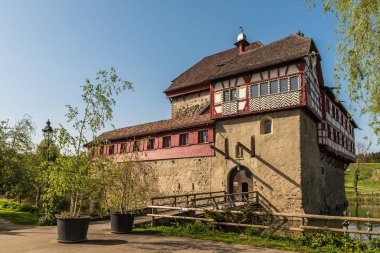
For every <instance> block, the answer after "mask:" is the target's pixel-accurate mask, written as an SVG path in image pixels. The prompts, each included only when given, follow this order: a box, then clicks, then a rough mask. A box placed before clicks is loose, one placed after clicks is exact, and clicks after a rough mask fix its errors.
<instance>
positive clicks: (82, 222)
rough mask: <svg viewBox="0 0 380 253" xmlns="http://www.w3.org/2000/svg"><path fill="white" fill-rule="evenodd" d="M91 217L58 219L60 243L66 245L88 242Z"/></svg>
mask: <svg viewBox="0 0 380 253" xmlns="http://www.w3.org/2000/svg"><path fill="white" fill-rule="evenodd" d="M89 225H90V217H87V216H86V217H79V218H57V227H58V241H59V242H65V243H76V242H84V241H86V240H87V231H88V226H89Z"/></svg>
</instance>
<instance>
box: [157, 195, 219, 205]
mask: <svg viewBox="0 0 380 253" xmlns="http://www.w3.org/2000/svg"><path fill="white" fill-rule="evenodd" d="M221 194H226V191H213V192H200V193H188V194H178V195H167V196H159V197H153V198H151V203H152V206H154V205H156V206H174V207H177V206H185V207H189V206H190V205H191V203H192V200H193V199H195V198H197V197H212V196H214V195H221Z"/></svg>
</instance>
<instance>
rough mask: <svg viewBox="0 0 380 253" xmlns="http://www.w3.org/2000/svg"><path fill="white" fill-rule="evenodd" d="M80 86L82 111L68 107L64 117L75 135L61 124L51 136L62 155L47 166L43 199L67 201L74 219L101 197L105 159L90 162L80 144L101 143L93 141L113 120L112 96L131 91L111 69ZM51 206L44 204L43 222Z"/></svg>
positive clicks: (103, 71) (99, 73)
mask: <svg viewBox="0 0 380 253" xmlns="http://www.w3.org/2000/svg"><path fill="white" fill-rule="evenodd" d="M81 87H82V90H83V93H82V95H81V97H82V101H83V103H84V107H83V110H81V109H80V108H78V107H76V106H71V105H67V108H68V113H67V114H66V118H67V122H68V123H70V124H71V126H72V128H73V129H74V132H75V133H76V134H75V135H72V134H71V133H70V132H69V131H68V130H67V129H66V128H65V127H64V126H63V125H60V127H59V128H58V129H57V130H56V133H55V134H54V135H53V137H52V139H53V140H54V141H55V143H56V144H57V147H58V149H59V150H61V151H63V152H64V153H65V155H62V156H59V157H57V159H56V160H55V161H54V162H53V163H51V164H49V167H48V168H49V172H48V174H49V175H48V181H49V187H48V190H47V193H46V195H47V196H46V197H45V199H46V200H50V201H52V200H53V199H54V198H53V197H58V198H63V199H68V200H69V201H70V208H69V210H66V211H68V213H69V215H70V216H73V217H77V216H80V215H81V213H82V211H83V209H87V211H88V212H91V211H90V210H89V209H90V206H93V205H94V202H95V201H96V199H98V198H101V197H102V194H103V192H104V186H105V183H104V180H105V175H104V172H105V170H104V168H105V164H104V163H103V162H104V161H105V160H103V159H102V157H99V158H98V159H93V158H92V157H91V156H89V154H88V152H87V151H86V150H85V149H84V147H83V145H84V144H88V145H93V146H98V145H99V144H100V143H101V141H102V140H97V139H96V134H97V132H98V131H99V130H101V129H102V128H104V127H105V125H106V123H108V122H110V121H111V120H112V118H113V115H112V114H113V106H114V105H115V103H116V100H115V96H117V95H119V94H120V93H121V92H122V91H124V90H126V89H132V84H131V83H130V82H128V81H123V80H122V79H121V78H119V77H118V75H117V74H116V71H115V69H113V68H111V69H110V71H106V70H102V71H99V72H98V73H97V76H96V78H95V80H94V81H93V82H92V81H90V80H89V79H86V80H85V84H84V85H83V86H81ZM88 136H90V138H91V140H92V141H91V143H89V141H88ZM53 204H54V203H49V204H47V205H46V211H47V212H46V215H44V220H43V221H42V222H45V221H49V220H50V216H51V214H52V213H54V212H55V211H56V210H49V209H51V208H52V207H53ZM62 214H63V213H62ZM66 214H67V213H65V215H66Z"/></svg>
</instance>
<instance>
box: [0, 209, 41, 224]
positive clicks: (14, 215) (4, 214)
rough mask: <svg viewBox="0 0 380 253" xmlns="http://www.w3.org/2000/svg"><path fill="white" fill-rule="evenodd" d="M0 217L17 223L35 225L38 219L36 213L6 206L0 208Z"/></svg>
mask: <svg viewBox="0 0 380 253" xmlns="http://www.w3.org/2000/svg"><path fill="white" fill-rule="evenodd" d="M0 218H2V219H6V220H8V221H10V222H12V223H14V224H18V225H36V224H37V222H38V219H39V217H38V216H37V215H36V214H33V213H28V212H21V211H17V210H14V209H6V208H0Z"/></svg>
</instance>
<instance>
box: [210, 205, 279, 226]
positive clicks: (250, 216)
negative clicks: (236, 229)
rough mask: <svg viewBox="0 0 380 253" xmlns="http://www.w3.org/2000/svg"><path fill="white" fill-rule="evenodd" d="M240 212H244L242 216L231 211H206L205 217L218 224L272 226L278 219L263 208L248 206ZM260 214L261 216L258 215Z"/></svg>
mask: <svg viewBox="0 0 380 253" xmlns="http://www.w3.org/2000/svg"><path fill="white" fill-rule="evenodd" d="M240 211H242V213H241V214H240V213H233V212H232V211H230V210H223V212H215V211H212V210H206V211H205V215H206V217H207V218H210V219H214V220H215V221H217V222H231V223H243V224H260V225H271V224H273V223H275V222H277V219H276V217H274V216H273V215H272V214H271V213H270V212H269V211H267V210H266V209H264V208H261V207H256V206H252V205H246V206H244V207H243V208H242V209H241V210H240ZM258 212H259V213H260V214H258Z"/></svg>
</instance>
